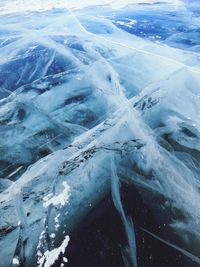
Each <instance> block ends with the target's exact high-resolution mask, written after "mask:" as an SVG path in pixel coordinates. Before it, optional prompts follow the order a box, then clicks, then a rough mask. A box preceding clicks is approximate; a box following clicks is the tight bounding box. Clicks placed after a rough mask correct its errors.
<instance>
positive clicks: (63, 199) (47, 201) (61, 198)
mask: <svg viewBox="0 0 200 267" xmlns="http://www.w3.org/2000/svg"><path fill="white" fill-rule="evenodd" d="M63 187H64V190H63V191H62V193H60V194H59V195H56V196H54V197H51V195H50V196H49V197H48V196H46V197H45V198H44V199H43V200H44V203H43V206H44V207H45V208H47V207H48V206H49V205H53V206H58V205H61V206H64V205H65V204H66V203H68V201H69V198H70V187H69V185H68V184H67V183H66V182H63Z"/></svg>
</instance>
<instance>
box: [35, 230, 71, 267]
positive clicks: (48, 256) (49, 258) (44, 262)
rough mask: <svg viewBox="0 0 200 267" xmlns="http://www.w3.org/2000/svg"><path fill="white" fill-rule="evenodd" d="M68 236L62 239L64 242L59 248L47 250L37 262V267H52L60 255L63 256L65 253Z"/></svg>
mask: <svg viewBox="0 0 200 267" xmlns="http://www.w3.org/2000/svg"><path fill="white" fill-rule="evenodd" d="M69 240H70V238H69V236H68V235H67V236H66V237H65V239H64V241H63V242H62V244H61V245H60V247H58V248H54V249H53V250H51V251H49V250H47V251H46V252H45V253H44V255H43V256H42V257H41V259H40V260H39V267H42V266H44V267H50V266H52V265H53V264H54V263H55V262H56V260H57V259H58V258H59V256H60V254H61V253H62V254H64V253H65V249H66V247H67V246H68V243H69Z"/></svg>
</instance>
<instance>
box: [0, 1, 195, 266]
mask: <svg viewBox="0 0 200 267" xmlns="http://www.w3.org/2000/svg"><path fill="white" fill-rule="evenodd" d="M19 2H20V3H19V4H20V5H19V7H17V2H16V1H8V2H7V3H6V4H5V3H2V1H1V2H0V4H1V5H0V7H1V8H0V14H1V15H0V18H1V21H2V23H1V25H0V47H1V49H0V98H1V100H0V133H1V138H0V167H1V169H0V177H1V179H0V259H1V262H0V266H1V267H7V266H17V265H19V266H33V267H34V266H56V264H57V262H59V261H60V257H61V258H62V257H63V260H62V263H61V264H62V266H65V265H64V264H67V263H66V262H67V259H66V258H65V257H64V256H65V250H66V247H67V245H68V242H69V243H70V242H72V241H69V236H70V233H71V232H73V231H74V229H76V227H78V225H79V224H80V223H81V222H82V220H84V218H85V217H86V216H87V214H88V213H89V212H90V211H91V210H92V208H93V207H95V206H96V205H97V204H99V203H100V202H101V201H102V200H103V199H104V198H105V196H106V195H107V194H108V193H109V192H112V196H113V201H114V204H115V207H116V210H117V211H118V212H119V214H120V218H121V220H122V223H123V225H124V229H125V232H126V235H127V244H126V247H125V248H122V254H123V257H124V265H125V266H133V267H136V266H138V263H137V238H136V234H135V225H134V222H135V221H136V222H137V218H131V217H130V216H128V215H127V214H126V207H124V206H123V200H122V198H121V183H123V184H126V185H127V186H130V187H131V186H134V188H136V190H137V191H138V192H140V195H141V198H142V200H143V201H144V203H145V205H147V206H148V208H149V209H150V210H151V212H152V214H154V216H155V217H156V219H157V221H158V223H159V224H163V221H164V222H165V223H164V227H163V231H162V234H163V236H162V237H159V236H157V235H155V234H156V233H152V232H151V229H148V225H147V227H146V228H147V229H146V228H145V229H144V231H146V233H149V234H150V235H151V236H153V237H155V238H156V239H158V240H160V241H161V242H164V243H165V244H167V245H169V246H171V247H173V248H174V249H175V250H176V249H177V250H178V251H182V252H184V253H183V254H184V255H186V256H187V257H188V258H190V259H192V260H194V259H196V261H195V262H197V263H199V261H198V260H199V257H200V253H199V249H198V248H199V245H200V231H199V229H200V194H199V188H200V179H199V173H200V164H199V160H200V106H199V101H200V89H199V88H200V75H199V74H200V62H199V54H198V51H199V50H198V49H199V45H200V44H199V17H198V15H197V14H196V12H197V8H196V1H194V2H193V5H189V4H188V1H176V4H175V2H172V1H169V2H168V3H164V1H161V2H160V3H155V4H152V3H151V4H149V3H148V4H146V5H144V4H141V3H140V5H137V4H136V2H140V1H135V3H134V4H133V5H129V7H128V8H127V7H126V5H127V4H130V3H132V2H133V1H124V2H123V4H122V2H121V1H116V2H115V3H114V2H111V1H101V3H99V2H98V1H94V3H93V6H92V7H91V6H90V7H88V6H89V4H88V3H87V4H86V2H87V1H86V2H84V1H82V2H80V1H78V2H80V3H82V5H78V4H77V3H76V5H75V4H74V2H72V1H69V3H68V4H64V2H63V1H58V2H57V3H56V4H55V2H54V3H53V1H46V2H45V4H44V3H43V2H41V1H36V5H34V4H33V5H31V4H30V2H27V1H19ZM83 2H84V3H83ZM97 2H98V3H97ZM108 2H109V3H108ZM110 2H111V4H110ZM151 2H153V1H151ZM97 4H106V5H105V6H101V8H100V7H96V6H95V5H97ZM108 4H109V5H108ZM77 7H78V8H77ZM122 7H124V8H122ZM71 8H72V9H71ZM119 8H120V9H119ZM38 10H39V11H40V12H37V11H38ZM152 10H153V11H154V12H155V13H156V15H155V16H154V17H155V18H156V19H155V20H154V22H153V20H152V23H155V24H153V25H151V26H152V27H153V28H154V30H153V31H151V33H150V34H149V35H148V34H146V36H144V32H143V33H141V32H137V31H135V28H134V27H137V26H138V24H139V23H144V24H142V26H141V25H140V27H143V28H145V25H147V24H145V23H146V22H144V20H145V19H144V13H145V12H146V13H145V14H146V15H145V16H146V19H148V20H151V19H152V16H150V15H148V16H149V17H148V16H147V14H150V13H151V12H152ZM161 14H164V16H165V17H166V18H170V20H169V21H168V20H165V19H162V18H161ZM186 15H187V16H186ZM189 15H190V17H189ZM185 16H186V18H185V19H183V17H185ZM147 17H148V18H147ZM148 20H147V22H148ZM160 21H161V22H162V23H163V25H162V27H164V28H165V31H164V30H162V29H163V28H162V27H161V30H160V32H159V33H156V32H155V27H156V25H157V24H158V23H160ZM174 21H175V22H174ZM173 22H174V29H173V31H172V30H171V25H172V24H173ZM191 22H192V23H191ZM138 27H139V26H138ZM152 27H150V28H152ZM177 27H180V28H181V29H182V30H180V32H179V33H178V30H177ZM185 27H186V28H185ZM127 28H128V29H129V30H127ZM183 28H184V30H183ZM188 31H189V35H188ZM160 33H163V36H160V38H158V34H160ZM186 33H187V36H186ZM164 34H166V36H164ZM147 35H148V36H147ZM150 35H151V37H152V36H154V37H155V38H153V39H152V38H149V37H150ZM156 36H157V37H156ZM187 38H188V39H187ZM156 39H159V40H160V41H159V42H157V41H158V40H157V41H156ZM186 39H187V40H186ZM189 39H191V41H192V43H191V42H190V41H189ZM132 201H133V203H132V206H133V208H134V205H135V203H134V196H133V200H132ZM137 227H138V226H137ZM68 261H69V263H70V258H69V259H68ZM66 266H67V265H66ZM72 267H74V266H72ZM187 267H188V266H187Z"/></svg>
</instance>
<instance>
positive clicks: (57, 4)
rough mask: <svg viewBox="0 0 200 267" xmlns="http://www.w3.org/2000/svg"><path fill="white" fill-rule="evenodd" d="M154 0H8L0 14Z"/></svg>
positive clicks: (175, 0)
mask: <svg viewBox="0 0 200 267" xmlns="http://www.w3.org/2000/svg"><path fill="white" fill-rule="evenodd" d="M155 2H156V0H10V1H0V14H9V13H13V12H24V11H36V10H40V11H44V10H49V9H52V8H75V9H80V8H84V7H87V6H95V5H108V6H110V7H112V8H115V9H119V8H122V7H125V6H126V5H129V4H139V3H150V4H151V3H152V4H153V3H155ZM159 2H168V3H172V4H173V5H174V6H180V5H182V4H183V2H182V1H181V0H168V1H166V0H160V1H159Z"/></svg>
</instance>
